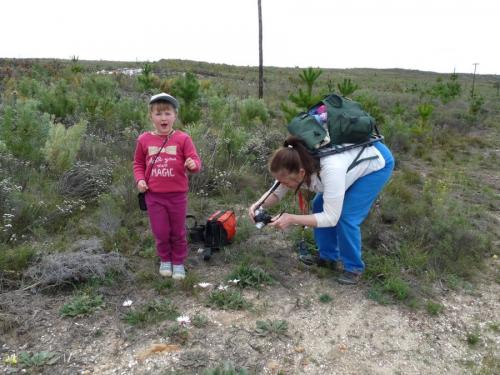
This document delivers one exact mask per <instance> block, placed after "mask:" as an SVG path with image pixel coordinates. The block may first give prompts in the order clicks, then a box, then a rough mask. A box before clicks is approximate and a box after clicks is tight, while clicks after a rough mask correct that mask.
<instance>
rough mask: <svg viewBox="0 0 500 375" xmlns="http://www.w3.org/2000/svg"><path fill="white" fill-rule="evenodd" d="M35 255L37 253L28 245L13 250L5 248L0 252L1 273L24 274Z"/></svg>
mask: <svg viewBox="0 0 500 375" xmlns="http://www.w3.org/2000/svg"><path fill="white" fill-rule="evenodd" d="M35 255H36V251H35V250H34V249H33V248H32V247H31V246H29V245H26V244H23V245H20V246H17V247H14V248H11V249H9V248H6V247H4V248H3V249H2V250H0V273H3V272H6V271H14V272H22V271H23V270H25V269H26V268H27V267H28V265H29V263H30V261H31V260H32V259H34V257H35Z"/></svg>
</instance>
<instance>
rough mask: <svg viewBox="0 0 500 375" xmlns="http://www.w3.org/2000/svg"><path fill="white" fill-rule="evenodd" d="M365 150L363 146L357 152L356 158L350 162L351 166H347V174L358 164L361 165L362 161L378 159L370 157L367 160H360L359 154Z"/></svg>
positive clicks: (375, 156)
mask: <svg viewBox="0 0 500 375" xmlns="http://www.w3.org/2000/svg"><path fill="white" fill-rule="evenodd" d="M365 148H366V145H365V146H363V147H361V150H360V151H359V152H358V155H356V157H355V158H354V160H353V161H352V163H351V165H349V167H348V168H347V172H349V171H350V170H351V169H353V168H354V167H356V166H358V164H360V163H362V162H364V161H368V160H373V159H378V155H374V156H370V157H369V158H363V159H360V158H359V157H360V156H361V154H362V153H363V151H365Z"/></svg>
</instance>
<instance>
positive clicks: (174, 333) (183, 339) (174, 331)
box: [165, 324, 189, 345]
mask: <svg viewBox="0 0 500 375" xmlns="http://www.w3.org/2000/svg"><path fill="white" fill-rule="evenodd" d="M165 336H167V337H168V338H169V339H170V341H171V342H173V343H176V344H179V345H185V344H186V343H187V341H188V339H189V332H188V330H187V329H186V328H185V327H181V326H180V325H178V324H174V325H172V326H170V327H168V328H167V330H166V332H165Z"/></svg>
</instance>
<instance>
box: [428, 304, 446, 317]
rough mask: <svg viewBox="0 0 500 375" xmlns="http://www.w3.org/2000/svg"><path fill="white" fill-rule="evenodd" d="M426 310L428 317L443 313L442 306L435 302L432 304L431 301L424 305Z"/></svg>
mask: <svg viewBox="0 0 500 375" xmlns="http://www.w3.org/2000/svg"><path fill="white" fill-rule="evenodd" d="M426 308H427V312H428V313H429V314H430V315H439V314H440V313H441V312H442V311H443V309H444V306H443V305H441V304H440V303H436V302H433V301H428V302H427V305H426Z"/></svg>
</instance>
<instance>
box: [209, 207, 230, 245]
mask: <svg viewBox="0 0 500 375" xmlns="http://www.w3.org/2000/svg"><path fill="white" fill-rule="evenodd" d="M236 223H237V221H236V215H235V214H234V211H232V210H225V211H223V210H217V211H216V212H214V213H213V214H212V215H210V217H209V218H208V219H207V224H206V225H205V246H207V247H210V248H212V249H219V248H221V247H223V246H225V245H227V244H229V243H230V242H231V240H232V239H233V238H234V236H235V234H236Z"/></svg>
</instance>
